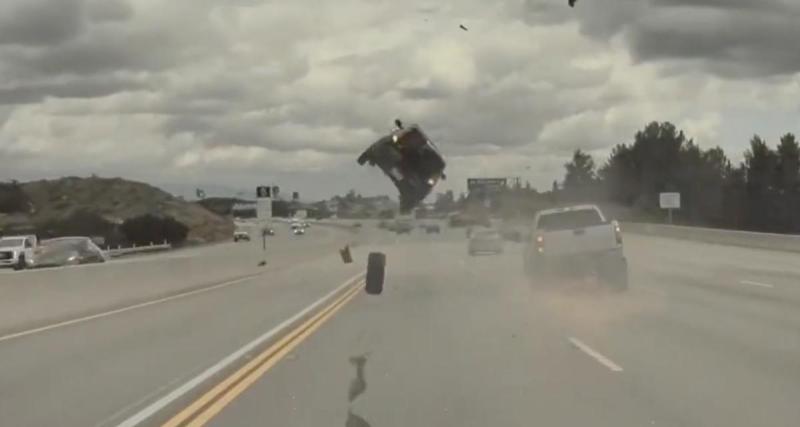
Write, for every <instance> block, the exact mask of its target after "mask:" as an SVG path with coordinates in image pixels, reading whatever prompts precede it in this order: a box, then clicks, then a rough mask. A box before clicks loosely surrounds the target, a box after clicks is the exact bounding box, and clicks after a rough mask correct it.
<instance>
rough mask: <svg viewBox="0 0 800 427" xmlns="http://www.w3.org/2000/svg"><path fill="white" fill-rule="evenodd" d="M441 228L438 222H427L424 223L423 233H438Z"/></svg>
mask: <svg viewBox="0 0 800 427" xmlns="http://www.w3.org/2000/svg"><path fill="white" fill-rule="evenodd" d="M440 232H441V229H440V228H439V224H427V225H425V233H427V234H434V233H435V234H439V233H440Z"/></svg>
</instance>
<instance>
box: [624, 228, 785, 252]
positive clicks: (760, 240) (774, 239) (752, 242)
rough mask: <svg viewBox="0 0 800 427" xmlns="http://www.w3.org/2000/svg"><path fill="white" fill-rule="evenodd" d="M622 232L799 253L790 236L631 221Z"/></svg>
mask: <svg viewBox="0 0 800 427" xmlns="http://www.w3.org/2000/svg"><path fill="white" fill-rule="evenodd" d="M622 230H623V232H624V233H634V234H643V235H649V236H658V237H670V238H673V239H683V240H692V241H696V242H704V243H715V244H720V245H730V246H742V247H748V248H760V249H772V250H779V251H789V252H800V235H794V234H773V233H754V232H750V231H737V230H723V229H718V228H703V227H684V226H678V225H666V224H646V223H634V222H626V223H623V224H622Z"/></svg>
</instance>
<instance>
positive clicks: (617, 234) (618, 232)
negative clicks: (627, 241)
mask: <svg viewBox="0 0 800 427" xmlns="http://www.w3.org/2000/svg"><path fill="white" fill-rule="evenodd" d="M614 237H616V238H617V244H618V245H622V228H620V226H619V223H617V222H615V223H614Z"/></svg>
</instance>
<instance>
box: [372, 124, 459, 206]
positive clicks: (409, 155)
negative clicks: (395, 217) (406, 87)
mask: <svg viewBox="0 0 800 427" xmlns="http://www.w3.org/2000/svg"><path fill="white" fill-rule="evenodd" d="M395 123H396V124H397V129H395V130H394V131H393V132H392V133H390V134H389V135H386V136H384V137H382V138H381V139H379V140H378V141H376V142H375V143H373V144H372V145H370V146H369V148H367V149H366V150H365V151H364V152H363V153H362V154H361V156H359V157H358V164H359V165H364V164H365V163H369V164H370V165H371V166H376V165H377V166H378V167H379V168H381V170H382V171H383V173H384V174H386V176H388V177H389V179H391V180H392V182H393V183H394V185H395V187H397V190H398V191H399V192H400V211H401V212H409V211H411V210H412V209H413V208H414V207H415V206H416V205H417V204H419V202H421V201H422V200H423V199H424V198H425V197H427V196H428V194H430V192H431V190H432V189H433V187H435V186H436V184H437V183H438V182H439V180H442V179H445V174H444V168H445V162H444V159H443V158H442V155H441V154H440V153H439V150H438V149H437V148H436V146H435V145H434V144H433V142H431V141H430V140H429V139H428V137H427V136H426V135H425V133H424V132H423V131H422V129H420V127H419V126H417V125H411V126H409V127H407V128H403V124H402V123H401V122H400V121H399V120H396V121H395Z"/></svg>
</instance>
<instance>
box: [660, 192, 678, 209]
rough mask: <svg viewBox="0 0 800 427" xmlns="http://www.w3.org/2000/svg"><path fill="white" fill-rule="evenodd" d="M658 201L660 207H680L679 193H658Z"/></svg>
mask: <svg viewBox="0 0 800 427" xmlns="http://www.w3.org/2000/svg"><path fill="white" fill-rule="evenodd" d="M658 202H659V204H660V205H661V209H680V208H681V193H660V194H659V195H658Z"/></svg>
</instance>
